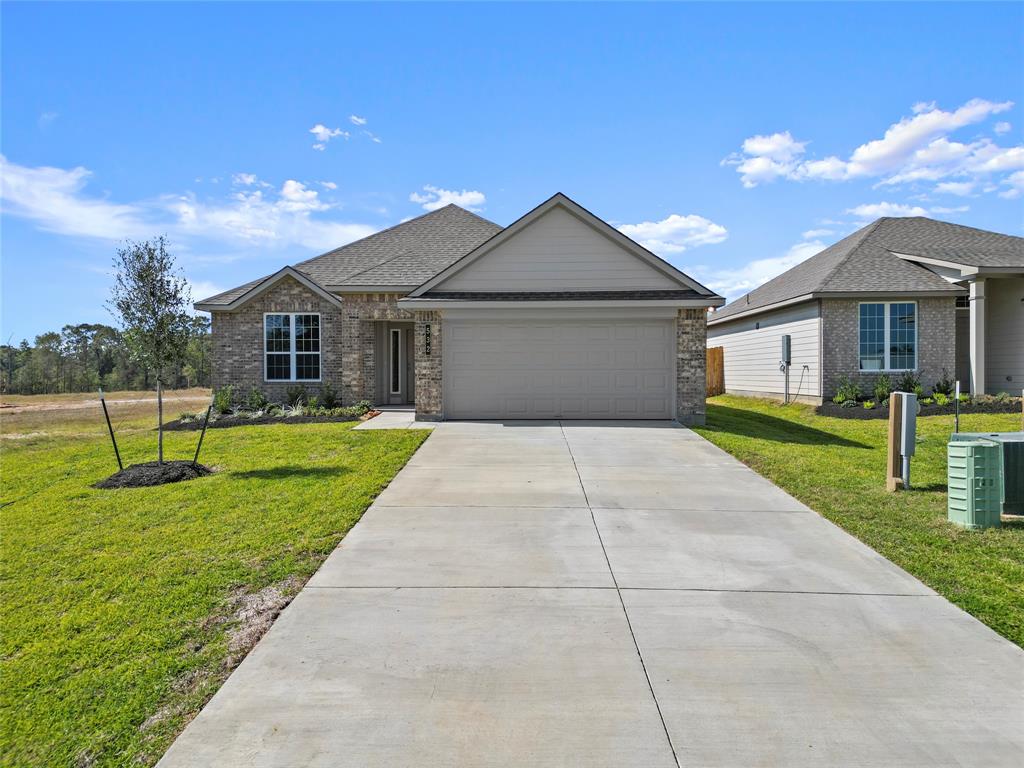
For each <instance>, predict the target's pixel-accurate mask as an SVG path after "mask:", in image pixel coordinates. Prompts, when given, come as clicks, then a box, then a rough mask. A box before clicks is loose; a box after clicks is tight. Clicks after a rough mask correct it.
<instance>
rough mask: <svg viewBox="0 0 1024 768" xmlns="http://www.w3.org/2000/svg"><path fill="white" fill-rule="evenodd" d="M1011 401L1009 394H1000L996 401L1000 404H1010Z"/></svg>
mask: <svg viewBox="0 0 1024 768" xmlns="http://www.w3.org/2000/svg"><path fill="white" fill-rule="evenodd" d="M1010 399H1011V398H1010V393H1009V392H1000V393H999V394H997V395H996V400H997V401H998V402H1000V403H1008V402H1010Z"/></svg>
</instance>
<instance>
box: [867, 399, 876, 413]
mask: <svg viewBox="0 0 1024 768" xmlns="http://www.w3.org/2000/svg"><path fill="white" fill-rule="evenodd" d="M874 407H875V401H874V400H865V401H864V410H865V411H870V410H872V409H873V408H874Z"/></svg>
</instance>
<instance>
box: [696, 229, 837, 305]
mask: <svg viewBox="0 0 1024 768" xmlns="http://www.w3.org/2000/svg"><path fill="white" fill-rule="evenodd" d="M825 247H826V246H825V244H824V243H823V242H821V241H820V240H812V241H808V242H801V243H797V244H796V245H794V246H792V247H791V248H790V249H789V250H788V251H786V252H785V253H784V254H782V255H781V256H773V257H769V258H765V259H755V260H754V261H751V262H748V263H747V264H744V265H743V266H742V267H737V268H735V269H710V268H707V267H690V268H689V270H688V271H689V272H690V273H691V274H692V275H693V276H694V277H696V278H697V279H698V280H700V281H701V282H702V283H703V284H704V285H706V286H707V287H708V288H710V289H711V290H713V291H715V292H716V293H718V294H721V295H722V296H724V297H725V298H726V299H727V300H728V301H732V300H733V299H736V298H738V297H740V296H742V295H743V294H745V293H747V292H749V291H752V290H754V289H755V288H757V287H758V286H759V285H764V284H765V283H766V282H768V281H769V280H771V279H772V278H773V277H777V276H778V275H781V274H782V273H783V272H785V271H786V270H788V269H792V268H793V267H795V266H796V265H797V264H800V263H801V262H803V261H806V260H807V259H809V258H810V257H811V256H813V255H814V254H816V253H818V252H819V251H821V250H823V249H824V248H825Z"/></svg>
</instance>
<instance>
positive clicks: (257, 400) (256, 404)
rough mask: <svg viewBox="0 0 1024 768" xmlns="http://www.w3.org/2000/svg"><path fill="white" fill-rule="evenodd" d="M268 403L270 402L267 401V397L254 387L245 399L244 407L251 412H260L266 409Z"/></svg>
mask: <svg viewBox="0 0 1024 768" xmlns="http://www.w3.org/2000/svg"><path fill="white" fill-rule="evenodd" d="M269 402H270V401H269V400H267V396H266V395H264V394H263V392H262V391H260V390H259V389H257V388H256V387H252V388H251V389H250V390H249V394H248V395H247V396H246V398H245V405H246V407H248V408H249V409H250V410H253V411H262V410H263V409H264V408H266V407H267V405H268V404H269Z"/></svg>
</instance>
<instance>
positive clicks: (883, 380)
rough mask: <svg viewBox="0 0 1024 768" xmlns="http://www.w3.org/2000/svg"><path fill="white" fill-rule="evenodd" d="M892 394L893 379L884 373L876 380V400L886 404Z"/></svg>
mask: <svg viewBox="0 0 1024 768" xmlns="http://www.w3.org/2000/svg"><path fill="white" fill-rule="evenodd" d="M890 392H892V379H890V378H889V376H888V374H885V373H883V374H882V375H881V376H879V377H878V378H877V379H875V392H874V394H875V400H877V401H878V402H880V403H881V402H885V401H886V400H888V399H889V393H890Z"/></svg>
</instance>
